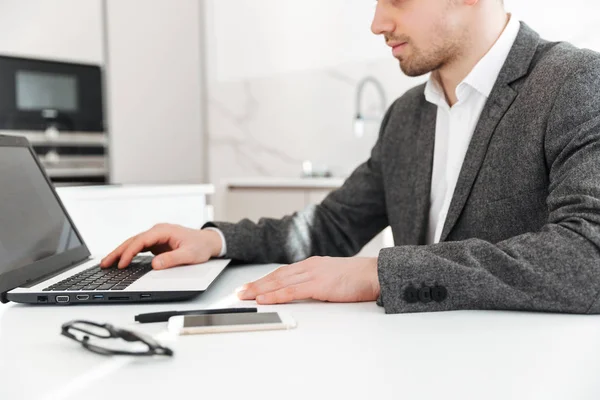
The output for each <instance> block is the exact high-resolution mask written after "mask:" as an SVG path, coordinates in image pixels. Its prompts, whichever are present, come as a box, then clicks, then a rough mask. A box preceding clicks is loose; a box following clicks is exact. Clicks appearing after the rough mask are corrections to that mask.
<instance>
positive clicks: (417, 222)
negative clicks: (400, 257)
mask: <svg viewBox="0 0 600 400" xmlns="http://www.w3.org/2000/svg"><path fill="white" fill-rule="evenodd" d="M436 121H437V107H436V106H435V105H433V104H431V103H429V102H427V101H425V98H423V104H422V106H421V118H420V122H419V131H418V137H417V152H416V153H415V155H416V157H415V161H414V164H413V167H414V169H413V173H412V177H413V179H414V186H413V196H414V199H415V209H414V210H413V211H414V214H412V215H410V220H413V221H414V225H413V230H412V232H411V236H410V237H412V238H414V239H415V240H416V241H415V243H418V244H425V242H426V240H427V228H428V221H429V205H430V197H431V174H432V171H433V150H434V146H435V127H436Z"/></svg>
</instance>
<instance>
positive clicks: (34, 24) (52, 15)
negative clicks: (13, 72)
mask: <svg viewBox="0 0 600 400" xmlns="http://www.w3.org/2000/svg"><path fill="white" fill-rule="evenodd" d="M101 7H102V0H0V54H6V55H14V56H21V57H31V58H43V59H51V60H59V61H72V62H81V63H91V64H102V63H103V60H104V57H103V48H102V46H103V44H102V13H101V10H102V8H101Z"/></svg>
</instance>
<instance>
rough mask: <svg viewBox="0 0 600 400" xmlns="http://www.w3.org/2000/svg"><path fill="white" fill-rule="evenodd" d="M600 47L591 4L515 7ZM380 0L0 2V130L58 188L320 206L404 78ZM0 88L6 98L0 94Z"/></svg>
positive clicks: (546, 26) (509, 1)
mask: <svg viewBox="0 0 600 400" xmlns="http://www.w3.org/2000/svg"><path fill="white" fill-rule="evenodd" d="M505 3H506V7H507V9H508V10H509V11H511V12H512V13H513V15H514V16H516V17H517V18H519V19H520V20H523V21H525V22H527V23H528V24H529V25H530V26H531V27H533V28H534V29H536V30H537V31H538V32H539V33H540V34H541V35H542V37H544V38H546V39H550V40H566V41H571V42H572V43H574V44H576V45H577V46H580V47H588V48H591V49H595V50H600V24H599V23H598V22H600V21H599V20H600V13H598V11H599V9H600V5H599V4H598V2H597V1H596V0H572V1H570V2H564V1H559V0H527V1H518V0H506V1H505ZM374 9H375V1H372V0H302V1H297V0H0V33H1V34H0V56H2V57H0V133H4V134H15V133H17V134H23V135H26V136H28V137H29V138H30V140H31V141H32V143H33V144H34V145H35V148H36V151H37V152H38V154H39V156H40V158H41V160H42V162H43V163H44V165H45V167H46V168H47V170H48V173H49V174H50V176H51V177H52V179H53V180H54V182H56V184H57V185H89V184H93V185H106V184H200V183H210V184H213V185H214V186H215V188H216V193H215V195H214V197H213V198H212V199H211V202H212V203H213V205H214V211H215V217H216V218H218V219H229V220H237V219H239V218H240V217H242V216H250V217H255V216H259V215H265V216H267V215H268V216H280V215H282V214H285V213H288V212H291V211H294V210H297V209H300V208H302V207H304V206H306V205H307V204H310V203H314V202H318V201H320V200H321V199H322V198H323V197H324V196H326V195H327V193H329V192H330V191H331V190H333V189H335V188H336V187H338V186H339V185H340V184H341V183H342V182H343V179H344V178H345V177H346V176H347V175H348V174H349V173H350V172H351V171H352V170H353V169H354V168H355V167H356V166H357V165H358V164H360V163H361V162H363V161H365V160H366V159H367V157H368V155H369V152H370V149H371V147H372V145H373V144H374V142H375V139H376V136H377V132H378V129H379V124H380V121H381V117H382V114H383V112H384V111H385V109H386V108H387V107H388V106H389V105H390V104H391V103H392V102H393V101H394V100H395V99H396V98H397V97H399V96H400V95H402V94H403V93H404V92H405V91H406V90H407V89H409V88H411V87H413V86H415V85H417V84H419V83H421V82H423V81H425V79H427V77H421V78H407V77H405V76H403V74H402V73H401V72H400V70H399V67H398V62H397V61H396V60H395V59H394V58H393V57H392V56H391V51H390V50H389V49H388V48H387V47H386V46H385V44H384V41H383V39H382V38H381V37H376V36H374V35H373V34H372V33H371V32H370V23H371V18H372V16H373V13H374ZM2 93H3V94H2Z"/></svg>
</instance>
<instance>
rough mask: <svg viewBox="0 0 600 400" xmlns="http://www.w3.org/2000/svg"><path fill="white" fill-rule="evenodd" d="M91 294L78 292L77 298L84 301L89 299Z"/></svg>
mask: <svg viewBox="0 0 600 400" xmlns="http://www.w3.org/2000/svg"><path fill="white" fill-rule="evenodd" d="M89 298H90V295H89V294H78V295H77V300H80V301H83V300H89Z"/></svg>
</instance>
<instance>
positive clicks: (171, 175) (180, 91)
mask: <svg viewBox="0 0 600 400" xmlns="http://www.w3.org/2000/svg"><path fill="white" fill-rule="evenodd" d="M106 4H107V5H106V21H107V23H106V37H107V41H108V43H107V46H108V57H107V73H108V76H107V78H108V80H107V82H108V105H109V108H108V119H109V128H110V134H111V143H110V146H111V181H112V182H115V183H125V184H129V183H146V184H155V183H161V184H162V183H186V184H187V183H202V182H205V179H204V173H205V167H204V166H205V163H206V161H207V160H206V154H205V151H204V150H205V145H204V142H205V132H204V129H203V124H204V120H203V118H204V117H205V115H204V114H205V113H204V110H203V104H204V102H203V96H204V88H203V79H202V76H203V64H202V63H203V59H202V44H203V33H202V20H203V19H202V10H201V8H202V2H200V1H198V0H177V1H172V0H152V1H140V0H106Z"/></svg>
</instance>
